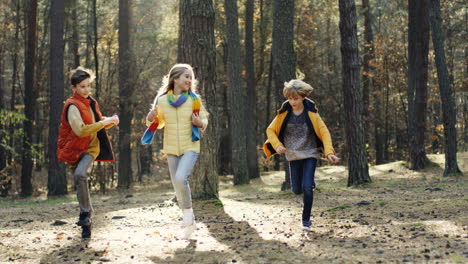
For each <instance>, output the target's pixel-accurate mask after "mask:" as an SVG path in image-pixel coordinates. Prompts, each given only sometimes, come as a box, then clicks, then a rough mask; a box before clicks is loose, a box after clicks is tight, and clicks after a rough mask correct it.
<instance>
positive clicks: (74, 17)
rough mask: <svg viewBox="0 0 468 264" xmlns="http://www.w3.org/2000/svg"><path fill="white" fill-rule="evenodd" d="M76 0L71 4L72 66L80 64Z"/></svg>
mask: <svg viewBox="0 0 468 264" xmlns="http://www.w3.org/2000/svg"><path fill="white" fill-rule="evenodd" d="M77 4H78V2H77V0H73V4H72V12H71V16H72V40H71V50H72V54H73V68H76V67H78V66H80V53H79V48H80V33H79V29H78V22H79V20H78V19H79V18H78V12H77V9H78V7H77Z"/></svg>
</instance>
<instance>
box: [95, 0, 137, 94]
mask: <svg viewBox="0 0 468 264" xmlns="http://www.w3.org/2000/svg"><path fill="white" fill-rule="evenodd" d="M96 1H97V0H93V35H94V36H93V54H94V72H95V74H96V79H95V81H94V82H95V83H94V87H95V91H96V93H95V96H96V98H99V94H100V93H101V80H100V78H101V75H100V73H99V55H98V26H97V5H96ZM129 12H130V11H129ZM119 14H120V13H119ZM129 16H130V14H129ZM119 21H120V20H119ZM119 36H120V35H119Z"/></svg>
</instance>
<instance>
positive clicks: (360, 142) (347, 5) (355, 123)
mask: <svg viewBox="0 0 468 264" xmlns="http://www.w3.org/2000/svg"><path fill="white" fill-rule="evenodd" d="M339 8H340V35H341V58H342V78H343V80H342V81H343V95H344V110H345V112H346V144H347V145H348V149H349V161H348V167H349V176H348V186H352V185H358V184H363V183H367V182H371V179H370V177H369V167H368V164H367V154H366V148H365V140H364V131H363V127H364V126H363V121H362V112H363V109H362V108H363V103H362V92H361V89H360V87H359V54H358V41H357V27H356V5H355V3H354V0H339Z"/></svg>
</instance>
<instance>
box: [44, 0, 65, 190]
mask: <svg viewBox="0 0 468 264" xmlns="http://www.w3.org/2000/svg"><path fill="white" fill-rule="evenodd" d="M64 13H65V5H64V2H63V1H61V0H52V3H51V7H50V92H49V95H50V96H49V107H50V108H49V139H48V142H49V143H48V161H49V166H48V172H49V174H48V184H47V187H48V193H47V195H48V196H53V195H62V194H67V175H66V174H65V167H64V166H63V163H59V161H58V159H57V139H58V132H59V125H60V115H61V111H62V108H63V91H64V87H63V84H64V76H63V57H64V56H63V52H64V51H63V48H64V44H63V21H64Z"/></svg>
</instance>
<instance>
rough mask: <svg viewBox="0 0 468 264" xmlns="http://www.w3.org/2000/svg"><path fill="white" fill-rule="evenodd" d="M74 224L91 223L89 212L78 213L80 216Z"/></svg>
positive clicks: (86, 224)
mask: <svg viewBox="0 0 468 264" xmlns="http://www.w3.org/2000/svg"><path fill="white" fill-rule="evenodd" d="M76 224H77V225H79V226H88V225H91V216H90V215H89V212H83V213H80V218H79V219H78V222H76Z"/></svg>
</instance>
